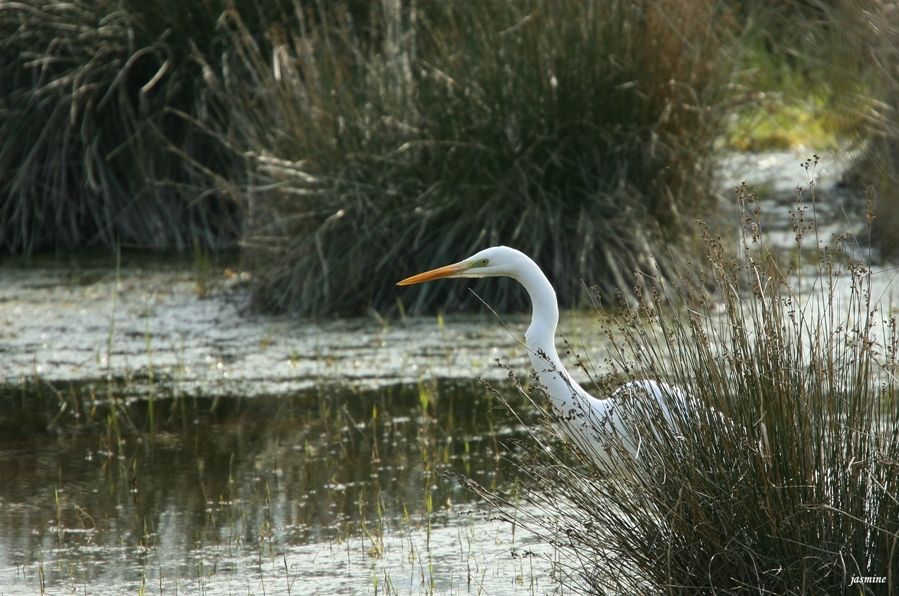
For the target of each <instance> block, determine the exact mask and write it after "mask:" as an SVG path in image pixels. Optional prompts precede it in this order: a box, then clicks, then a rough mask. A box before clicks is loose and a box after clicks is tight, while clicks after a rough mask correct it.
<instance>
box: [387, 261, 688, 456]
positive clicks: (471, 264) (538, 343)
mask: <svg viewBox="0 0 899 596" xmlns="http://www.w3.org/2000/svg"><path fill="white" fill-rule="evenodd" d="M458 277H511V278H512V279H515V280H517V281H518V282H519V283H521V285H523V286H524V288H525V289H526V290H527V292H528V294H529V295H530V298H531V308H532V314H531V324H530V326H529V327H528V330H527V332H526V333H525V342H526V345H527V350H528V356H529V357H530V360H531V365H532V366H533V367H534V370H535V371H536V373H537V378H538V379H539V381H540V383H541V384H542V385H543V386H544V387H545V389H546V392H547V394H548V395H549V397H550V399H551V400H552V404H553V406H554V408H555V410H556V412H557V414H558V416H559V418H560V419H561V420H562V422H563V423H564V425H565V430H566V433H567V434H568V437H569V439H570V440H572V442H574V443H575V444H577V445H578V446H579V447H580V448H582V449H584V450H585V451H587V452H588V453H589V454H591V456H593V457H601V458H604V457H605V451H606V449H605V445H607V444H608V443H607V439H608V438H609V433H610V432H614V433H616V435H617V436H618V437H619V438H620V439H621V441H622V444H623V445H624V447H625V448H626V449H627V450H628V451H629V452H630V453H631V454H632V455H635V456H636V455H637V454H638V453H639V449H640V440H639V437H634V436H631V433H629V432H628V430H627V428H628V427H627V426H626V425H625V424H624V420H623V418H622V404H621V402H622V401H623V400H625V399H627V398H635V399H641V398H642V399H653V400H655V401H656V403H657V404H658V407H659V409H660V411H661V414H662V415H663V417H664V419H665V420H666V422H667V423H669V424H670V423H671V420H672V417H671V411H670V409H669V407H668V405H667V404H668V400H672V399H673V400H677V401H679V402H681V403H682V402H683V395H682V394H681V392H680V390H678V389H677V388H675V387H672V386H670V385H667V384H665V383H661V382H658V381H651V380H641V381H632V382H630V383H627V384H625V385H622V386H621V387H619V388H618V389H617V390H616V391H615V392H614V393H612V395H610V396H608V397H606V398H603V399H598V398H595V397H593V396H592V395H590V394H589V393H587V391H585V390H584V388H583V387H581V386H580V385H579V384H578V383H577V382H576V381H575V380H574V379H573V378H572V377H571V375H570V374H569V373H568V371H567V370H566V368H565V365H564V364H562V361H561V359H560V358H559V355H558V353H557V352H556V345H555V334H556V326H557V325H558V322H559V305H558V301H557V300H556V292H555V290H554V289H553V287H552V284H550V283H549V280H548V279H547V278H546V275H544V274H543V271H541V270H540V267H538V266H537V264H536V263H534V261H532V260H531V258H530V257H528V256H527V255H525V254H524V253H522V252H521V251H518V250H515V249H513V248H509V247H506V246H494V247H491V248H487V249H484V250H482V251H480V252H478V253H476V254H474V255H472V256H470V257H468V258H467V259H465V260H462V261H459V262H458V263H454V264H452V265H446V266H444V267H439V268H437V269H432V270H430V271H425V272H424V273H419V274H418V275H413V276H411V277H407V278H406V279H404V280H402V281H400V282H398V283H397V285H399V286H408V285H412V284H419V283H423V282H427V281H431V280H435V279H441V278H458ZM650 405H651V404H650ZM643 411H647V410H645V409H644V410H643ZM625 418H626V416H625Z"/></svg>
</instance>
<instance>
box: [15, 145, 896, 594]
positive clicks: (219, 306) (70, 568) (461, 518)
mask: <svg viewBox="0 0 899 596" xmlns="http://www.w3.org/2000/svg"><path fill="white" fill-rule="evenodd" d="M765 159H766V160H770V159H771V158H770V156H769V157H766V158H758V159H755V160H752V158H746V157H739V158H733V161H732V162H730V163H729V165H727V171H728V172H730V173H731V174H732V176H734V177H733V179H732V180H728V181H726V184H725V186H727V185H733V186H735V185H736V184H737V183H738V182H739V180H740V179H743V178H747V177H750V176H749V174H750V172H752V171H756V172H758V171H760V170H761V171H764V169H765V167H766V165H765V164H767V163H768V161H764V160H765ZM778 159H779V160H780V161H777V160H778ZM800 161H801V160H800V158H799V157H798V156H796V155H793V154H789V155H787V154H785V155H782V156H780V157H777V158H776V159H775V161H774V163H775V164H777V163H780V164H781V168H780V169H777V168H773V167H772V168H771V170H772V171H778V172H779V171H781V170H782V169H783V168H785V167H786V166H785V165H784V164H791V165H792V171H795V172H796V174H797V175H796V176H795V177H794V180H796V179H799V182H798V183H796V182H793V183H791V184H786V183H785V182H784V181H783V180H781V179H772V181H770V183H769V184H768V187H769V191H770V192H769V193H768V195H766V197H767V198H766V199H765V200H766V201H767V204H766V206H765V213H768V214H770V213H773V214H774V215H771V216H770V219H769V220H768V221H767V224H766V225H768V227H769V229H768V230H766V231H767V233H768V234H769V237H771V238H772V239H773V240H774V241H775V242H777V241H779V239H782V241H783V243H784V244H788V242H789V236H790V234H791V232H790V227H789V215H788V213H787V211H788V209H789V205H790V204H791V199H790V197H792V196H793V195H794V194H795V192H794V190H793V189H794V188H795V186H797V184H801V183H802V179H801V176H800V173H801V170H799V163H800ZM743 172H746V174H744V173H743ZM829 175H830V174H829ZM830 176H831V179H828V180H830V181H829V182H827V184H828V185H829V187H832V180H835V179H836V177H835V176H833V175H830ZM771 189H773V190H771ZM834 196H836V195H835V194H833V193H831V195H830V197H831V199H830V200H828V201H825V202H822V204H821V205H820V209H821V212H820V213H819V223H825V224H827V225H830V226H832V227H833V228H834V229H837V228H841V227H845V219H846V217H845V216H846V209H845V207H844V205H843V203H841V201H840V200H836V199H833V197H834ZM822 229H823V228H822ZM894 277H895V275H894V274H888V275H883V276H880V277H878V278H877V279H875V291H876V292H878V293H879V294H880V298H883V297H885V296H886V297H889V296H890V295H891V294H890V293H891V292H892V288H893V278H894ZM242 283H243V280H242V278H241V275H240V274H239V273H236V272H234V271H232V269H229V268H228V266H227V264H213V263H209V262H207V261H206V260H205V259H200V258H197V259H192V260H190V261H174V262H173V261H172V260H170V259H169V260H164V261H163V260H159V259H136V258H134V257H125V258H124V260H123V261H122V262H121V263H119V264H117V263H115V261H114V260H112V259H109V258H107V257H104V258H100V259H94V260H85V259H83V258H79V259H77V260H68V259H64V258H58V259H41V260H30V261H23V260H17V259H12V260H6V261H5V262H2V263H0V381H2V383H3V384H2V386H0V594H7V593H11V594H17V593H35V592H42V591H44V592H47V593H63V592H65V593H70V592H75V593H85V594H105V593H108V594H120V593H139V592H149V593H181V592H186V593H203V594H231V593H242V594H243V593H249V594H262V593H265V594H279V593H291V594H315V593H320V594H332V593H382V592H387V593H393V592H399V593H430V592H437V593H460V592H461V593H501V594H509V593H545V592H551V591H553V590H554V589H555V588H556V584H555V583H554V581H553V580H552V577H551V573H552V570H553V562H554V557H555V556H557V555H556V554H555V553H553V551H552V549H550V548H549V547H547V546H546V545H540V544H535V543H534V542H533V540H534V539H533V538H532V537H531V536H529V535H527V534H526V533H524V532H522V531H521V530H520V528H518V527H516V525H515V524H510V523H506V522H500V521H498V520H496V519H495V518H494V516H493V514H491V512H490V511H487V510H485V509H484V507H483V506H482V505H481V503H480V500H479V498H478V497H477V496H476V495H474V494H473V493H472V492H471V491H469V490H468V489H466V488H465V487H464V483H463V482H462V481H460V479H459V477H460V476H464V477H466V478H470V479H472V480H474V481H477V482H479V483H481V484H482V485H485V486H488V487H494V488H498V489H504V490H511V491H514V490H515V473H514V470H513V466H512V465H511V464H510V463H509V461H508V458H509V457H510V456H513V455H514V451H515V449H516V447H515V444H516V443H515V441H516V439H521V438H524V437H525V436H526V426H527V425H528V424H530V423H532V422H533V421H534V420H535V419H536V413H535V412H533V411H532V410H531V409H529V408H528V407H527V405H526V404H525V403H524V402H525V400H524V399H523V398H521V397H519V396H518V395H517V393H516V390H515V388H514V387H513V385H512V384H511V383H509V381H508V375H509V371H510V370H511V371H513V372H514V373H515V374H516V375H519V376H522V377H524V376H526V375H527V373H528V371H529V365H528V364H527V361H526V357H525V353H524V350H523V349H522V348H521V346H520V345H519V343H518V341H517V340H518V339H520V337H521V335H522V334H523V331H524V327H525V326H526V323H527V319H526V317H522V316H510V317H504V323H505V326H504V325H501V324H500V323H499V322H498V321H496V320H495V319H494V318H492V317H490V316H447V317H446V318H445V319H444V318H442V317H440V318H437V317H434V318H416V319H400V320H391V321H389V322H388V321H381V320H379V319H377V318H376V317H370V318H366V319H359V320H349V321H333V322H321V323H317V322H309V321H302V322H300V321H296V320H291V319H288V318H272V317H262V316H258V315H253V314H251V313H249V312H247V311H246V309H245V303H244V292H243V290H242V289H241V285H242ZM597 331H598V327H597V325H596V324H595V323H594V321H593V317H592V316H591V315H590V314H589V313H588V314H576V313H566V314H565V315H563V320H562V324H561V334H562V335H563V336H565V337H567V338H568V340H569V341H570V343H571V345H572V346H573V348H572V349H573V351H575V352H577V353H580V354H585V355H593V356H600V355H602V354H603V353H604V346H603V343H602V341H603V339H602V335H601V334H600V333H598V332H597ZM497 362H500V363H502V364H503V366H498V365H497ZM483 379H486V380H488V381H489V382H491V383H492V384H493V385H494V390H495V391H498V392H499V394H500V395H503V396H506V397H508V399H509V400H510V401H511V402H512V403H513V404H514V405H515V407H516V411H517V414H518V415H519V416H521V419H520V420H519V419H518V418H516V417H513V416H512V415H511V414H510V413H509V411H508V410H507V408H505V407H504V406H503V405H501V403H500V402H501V400H500V399H498V398H497V397H496V396H494V394H493V393H492V392H491V391H489V390H488V389H486V388H485V387H484V385H483V383H482V380H483Z"/></svg>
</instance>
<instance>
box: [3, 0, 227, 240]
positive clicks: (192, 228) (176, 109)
mask: <svg viewBox="0 0 899 596" xmlns="http://www.w3.org/2000/svg"><path fill="white" fill-rule="evenodd" d="M215 4H216V3H212V4H209V5H206V4H204V5H197V6H195V7H194V8H193V9H192V10H189V11H186V10H184V8H183V5H182V4H181V3H178V2H174V1H171V0H156V1H154V2H152V3H150V4H149V5H147V4H146V3H139V2H116V3H108V2H89V1H85V0H71V1H67V2H52V1H49V0H37V1H34V2H27V3H19V2H7V3H3V4H0V78H2V80H3V81H4V84H3V87H2V89H0V197H3V200H2V203H0V249H2V250H6V251H12V252H33V251H36V250H47V249H50V250H54V249H55V250H63V249H71V248H76V247H83V246H89V245H93V244H100V245H103V246H107V247H115V246H137V247H143V248H164V249H172V248H174V249H178V250H189V249H190V248H191V247H193V246H194V243H195V242H199V243H201V244H205V245H208V246H213V247H218V246H222V245H226V244H228V243H233V242H234V240H235V238H236V235H237V234H238V232H239V231H240V226H239V223H240V218H239V215H240V209H239V203H238V201H237V200H236V199H235V196H234V194H233V192H232V191H233V187H232V185H231V184H230V183H228V182H227V181H226V180H225V178H223V177H222V176H221V175H216V173H219V174H220V173H221V172H224V171H227V167H228V165H229V164H233V163H234V162H233V159H232V157H231V156H229V154H228V152H227V151H226V150H224V149H223V147H222V145H221V144H220V143H218V142H217V141H214V140H213V139H211V138H210V136H209V135H208V134H207V132H205V131H204V128H203V127H202V126H199V125H198V124H199V123H201V122H202V121H203V119H204V118H206V117H207V116H208V115H209V113H210V112H214V111H215V110H216V109H218V106H217V105H216V104H215V102H214V101H213V100H212V97H211V93H210V83H211V82H213V80H214V75H213V74H212V72H211V70H210V69H209V68H208V65H207V64H206V63H205V62H204V61H203V60H202V58H201V56H202V54H201V53H200V51H199V49H198V48H199V47H202V45H203V44H206V45H207V46H208V47H204V48H203V49H204V50H210V49H211V48H212V47H213V46H214V45H215V43H214V41H215V40H214V38H215V36H214V35H213V32H214V28H215V23H216V18H217V16H218V14H217V12H216V9H215V6H214V5H215ZM198 44H200V45H198Z"/></svg>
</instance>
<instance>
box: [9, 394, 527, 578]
mask: <svg viewBox="0 0 899 596" xmlns="http://www.w3.org/2000/svg"><path fill="white" fill-rule="evenodd" d="M91 387H92V386H91V385H90V384H84V385H82V386H81V387H72V386H68V387H48V386H44V387H43V389H42V390H40V391H38V390H36V387H31V388H26V389H23V388H21V387H19V388H14V389H13V390H7V391H6V393H5V394H3V395H2V397H0V401H2V402H3V403H2V408H3V412H4V413H3V419H2V420H0V427H2V431H3V432H2V435H0V478H2V479H3V480H2V484H0V536H2V539H0V562H2V567H0V585H3V586H4V587H6V588H9V589H14V590H28V591H30V590H36V589H40V588H41V587H42V586H43V587H54V586H57V587H69V588H71V589H75V590H78V591H82V590H84V589H85V588H86V589H87V591H88V592H89V593H95V592H98V591H103V590H109V591H112V592H116V591H119V590H130V589H139V588H140V586H141V585H146V586H147V587H155V588H160V587H164V586H168V587H177V586H182V587H184V586H187V585H193V586H194V587H197V588H202V589H203V590H204V591H207V592H208V591H210V590H212V591H213V592H217V591H219V590H218V588H221V591H230V590H233V589H240V590H242V591H247V585H244V584H242V583H241V581H244V580H242V579H240V578H244V579H246V578H249V577H253V576H255V577H256V579H254V580H253V581H255V582H257V583H258V582H262V583H261V584H260V585H259V586H257V587H251V589H250V590H249V591H256V590H257V589H260V590H261V589H263V588H264V589H265V591H268V592H272V591H275V592H277V591H280V590H281V589H284V590H287V588H288V586H289V585H291V584H290V582H295V581H300V582H301V584H302V582H303V581H310V579H309V578H314V577H319V578H321V579H322V581H327V578H328V577H331V578H332V580H331V581H334V580H333V576H334V573H335V568H334V566H335V564H336V561H340V562H341V563H340V565H342V566H343V571H342V577H343V579H344V581H347V582H349V584H348V586H349V585H353V584H358V583H359V582H363V583H364V584H365V585H361V584H360V588H366V585H367V586H368V588H373V587H374V586H375V585H376V584H377V582H378V581H380V582H381V585H382V586H384V585H385V584H384V582H385V581H386V582H388V583H389V584H392V585H393V587H394V588H395V589H396V588H397V582H399V581H401V580H403V581H408V579H409V577H412V576H414V575H415V574H416V573H417V574H419V575H421V577H422V578H424V579H420V580H414V581H413V584H414V585H418V584H419V583H420V582H421V581H424V582H425V583H424V584H423V586H424V587H425V588H427V589H430V588H436V587H437V585H436V584H433V585H432V583H433V582H439V581H443V580H441V579H440V577H444V579H446V578H449V581H451V582H452V581H455V582H456V584H458V582H460V581H463V580H461V579H458V578H457V577H456V575H454V574H457V573H461V574H462V575H465V574H469V575H470V572H471V570H470V567H471V565H470V562H469V563H468V564H469V569H468V570H465V565H466V563H467V562H466V561H463V560H462V559H464V557H462V558H461V559H460V557H459V553H460V551H462V550H464V549H463V546H462V544H461V542H465V541H466V540H467V542H468V545H469V546H468V548H471V544H472V543H473V542H477V541H478V540H480V539H482V538H483V536H481V537H477V536H475V534H483V533H484V532H485V531H487V530H486V528H492V529H491V530H490V531H491V532H494V533H496V535H497V536H499V535H500V534H502V533H503V532H508V528H505V529H504V528H499V527H493V526H492V525H490V524H489V523H488V522H487V521H485V520H484V518H483V517H482V516H481V515H479V514H477V513H474V514H472V515H467V516H465V515H461V513H462V512H468V511H471V510H473V509H474V508H475V507H476V501H477V499H476V498H475V497H474V496H473V495H472V494H470V493H468V491H467V490H466V489H464V488H463V487H461V486H460V484H459V482H458V481H456V480H454V479H453V478H452V477H451V476H449V475H447V474H445V472H454V473H462V474H465V475H467V476H469V477H472V478H474V479H476V480H478V481H479V482H481V483H484V484H487V485H494V486H496V485H504V484H507V483H509V482H510V476H511V474H510V470H509V468H508V464H507V462H505V461H504V459H503V458H502V457H501V456H500V453H501V452H502V448H501V445H500V443H501V442H502V441H503V440H504V439H505V438H506V437H514V436H517V435H520V434H521V433H522V432H523V429H522V428H520V427H517V426H515V425H516V424H517V423H516V422H513V421H512V420H511V419H510V417H509V416H508V415H507V413H506V411H505V410H504V408H503V407H502V406H501V405H500V404H499V403H498V401H497V400H496V399H495V398H493V397H491V395H490V393H489V392H487V391H486V390H485V389H484V388H483V387H482V386H481V385H480V384H478V383H475V382H468V383H453V384H440V385H433V386H424V385H420V386H400V387H394V388H390V389H385V390H381V391H377V392H368V393H358V392H350V391H346V390H344V391H328V392H325V393H319V392H305V393H300V394H294V395H289V396H282V397H274V398H253V399H240V398H233V399H194V398H183V399H165V400H156V401H155V402H153V403H152V407H151V405H150V402H147V401H144V400H132V401H131V402H129V403H127V405H126V402H124V401H119V402H118V406H117V407H114V408H110V407H108V405H106V404H107V403H108V402H105V401H104V400H102V399H99V398H98V399H96V400H95V401H93V399H94V398H97V395H96V391H95V390H92V389H91ZM93 387H96V385H94V386H93ZM26 394H29V395H30V397H29V399H28V400H27V401H26V399H25V398H24V397H23V396H25V395H26ZM54 400H56V403H53V402H54ZM60 410H62V412H61V413H60ZM12 421H15V422H12ZM48 427H49V428H50V429H51V430H50V431H48V430H47V429H48ZM151 427H152V428H153V431H152V432H150V431H149V430H147V429H149V428H151ZM485 524H486V525H485ZM494 525H495V524H494ZM441 532H442V534H441ZM438 535H439V536H438ZM466 535H467V536H468V537H467V539H466V538H465V536H466ZM415 537H417V538H415ZM460 541H461V542H460ZM493 542H494V544H499V545H500V550H499V552H500V553H506V554H507V555H508V553H509V552H510V549H511V548H512V544H511V542H510V541H509V540H506V541H505V543H503V540H499V539H494V540H493ZM391 549H392V550H391ZM397 551H399V552H400V554H402V556H401V557H399V560H400V562H401V563H402V561H403V560H404V558H405V561H406V562H405V564H404V565H405V567H406V568H405V569H395V568H394V567H395V565H396V561H395V560H394V559H397V554H398V553H397ZM323 553H324V554H323ZM355 557H361V560H360V561H357V562H356V564H353V560H354V558H355ZM447 557H450V558H451V559H452V558H453V557H455V559H452V560H453V561H454V562H453V563H450V564H449V567H450V569H449V570H444V573H443V576H441V572H440V566H439V565H438V566H435V565H434V563H435V561H442V563H441V564H442V565H443V566H444V567H446V566H447V561H449V560H450V559H447ZM425 559H427V560H428V561H429V563H422V562H421V561H422V560H425ZM389 561H393V563H391V565H394V567H390V566H388V565H387V562H389ZM503 561H504V564H506V566H507V567H508V562H509V561H511V559H510V558H508V557H506V558H504V559H503ZM379 562H383V565H382V567H383V568H379V567H378V564H379ZM458 565H462V567H461V569H462V571H459V569H455V571H454V570H453V568H454V566H456V567H457V566H458ZM268 567H271V572H272V573H273V574H274V575H273V576H271V577H270V576H268V575H266V571H265V569H266V568H268ZM279 569H280V573H281V575H283V576H284V577H283V582H282V580H280V579H273V577H276V576H277V575H278V573H279ZM390 569H394V572H395V573H396V574H397V575H399V576H401V577H391V574H390V573H389V571H390ZM412 571H415V572H414V573H412ZM338 573H340V572H339V571H338ZM235 574H237V575H235ZM247 574H249V575H247ZM410 574H411V575H410ZM447 574H448V575H447ZM462 575H460V576H459V577H462ZM406 576H409V577H406ZM266 578H268V579H266ZM378 578H380V580H379V579H378ZM487 579H488V578H487V576H486V575H484V577H483V578H481V580H479V581H487ZM246 581H250V580H249V579H246ZM266 581H268V584H266ZM467 581H470V578H469V580H467ZM504 581H505V580H504ZM272 583H276V584H277V585H272ZM260 586H261V587H260ZM309 587H310V586H309V585H306V586H305V587H298V588H297V589H296V592H297V593H307V592H308V591H309V590H308V589H307V588H309ZM419 587H421V586H419ZM444 587H446V586H444ZM457 587H458V585H457ZM319 589H320V590H324V591H327V589H326V586H318V587H317V588H316V590H319ZM460 589H461V588H460ZM473 589H474V588H473ZM313 591H314V590H313Z"/></svg>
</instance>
